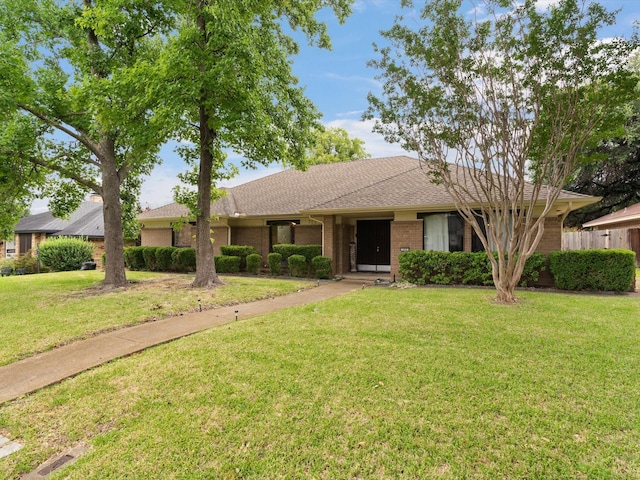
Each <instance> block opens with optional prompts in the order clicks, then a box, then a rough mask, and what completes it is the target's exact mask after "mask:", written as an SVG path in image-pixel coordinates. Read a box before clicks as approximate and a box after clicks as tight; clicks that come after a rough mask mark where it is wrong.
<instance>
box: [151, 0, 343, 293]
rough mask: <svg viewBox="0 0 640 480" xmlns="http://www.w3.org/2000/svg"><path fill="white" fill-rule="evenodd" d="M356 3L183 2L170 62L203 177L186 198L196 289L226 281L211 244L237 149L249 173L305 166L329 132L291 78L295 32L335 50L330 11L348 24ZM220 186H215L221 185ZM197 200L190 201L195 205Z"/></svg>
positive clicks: (170, 79) (192, 154) (186, 136)
mask: <svg viewBox="0 0 640 480" xmlns="http://www.w3.org/2000/svg"><path fill="white" fill-rule="evenodd" d="M350 4H351V1H350V0H311V1H307V2H282V1H278V0H249V1H243V2H238V1H236V0H221V1H215V2H214V1H209V0H195V1H185V2H177V5H178V6H179V7H180V10H179V11H178V13H179V14H180V15H181V17H182V19H183V21H182V23H181V26H180V29H179V31H178V34H177V36H176V38H175V39H173V40H172V41H171V45H170V47H171V48H170V49H169V50H167V52H166V53H167V56H166V57H165V59H164V60H163V64H164V66H165V68H166V69H167V81H166V89H167V90H168V91H169V92H170V93H169V97H170V98H172V105H173V108H174V111H175V112H177V114H178V115H179V117H180V118H182V119H183V122H182V124H183V125H184V128H183V129H182V130H181V131H180V132H179V136H180V138H182V139H183V140H188V141H190V142H191V145H192V148H189V147H188V146H187V147H184V148H182V149H181V151H182V153H183V154H184V156H185V159H187V161H188V162H189V163H190V164H191V165H192V166H193V167H194V168H195V170H197V175H196V174H195V171H193V172H194V173H192V174H191V175H188V176H189V177H191V178H192V180H194V182H195V181H197V191H193V192H192V194H191V195H189V193H188V191H185V189H180V190H179V192H178V194H179V195H178V198H177V200H178V201H182V202H185V203H187V204H189V205H190V206H191V207H192V209H193V210H194V213H195V216H196V277H195V279H194V281H193V286H194V287H210V286H212V285H214V284H216V283H218V282H219V279H218V276H217V274H216V271H215V264H214V261H213V246H212V244H211V233H210V232H211V201H212V199H213V198H216V196H217V195H218V193H217V192H216V188H215V182H216V181H217V180H218V179H220V178H221V176H224V175H226V172H227V169H226V167H225V160H226V153H225V152H227V151H230V150H231V151H234V152H236V153H237V154H239V155H241V156H242V157H243V158H244V160H243V162H242V163H243V165H244V166H248V167H253V166H255V165H256V164H265V165H266V164H268V163H271V162H278V163H281V164H285V165H286V164H289V165H291V164H292V165H303V164H304V159H305V153H306V152H307V149H308V148H309V146H310V145H311V143H312V140H313V137H312V134H311V131H312V129H313V128H314V127H317V126H319V124H318V119H319V117H320V114H319V112H318V111H317V110H316V108H315V106H314V105H313V104H312V103H311V101H310V100H309V99H308V98H307V97H306V96H305V95H304V92H303V89H302V88H301V87H300V86H298V85H297V83H298V81H297V79H296V78H295V77H294V75H293V74H292V71H291V58H292V57H293V56H294V55H295V54H296V53H297V51H298V45H297V43H296V41H295V40H294V38H293V37H292V35H291V32H287V31H286V29H287V28H289V29H291V30H292V31H293V30H299V31H302V32H303V34H304V35H306V38H307V39H308V41H309V42H311V43H312V44H316V45H317V46H319V47H322V48H328V47H329V46H330V43H329V37H328V35H327V29H326V25H325V24H324V23H323V22H321V21H319V20H318V19H317V18H316V14H317V13H318V11H319V10H320V9H322V8H324V7H329V8H331V9H333V12H334V13H335V15H336V16H337V17H338V19H340V20H343V19H344V18H345V16H346V15H347V14H348V13H349V12H350V9H349V8H350ZM212 184H213V187H212ZM189 197H190V198H189Z"/></svg>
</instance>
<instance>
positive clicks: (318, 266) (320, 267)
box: [311, 255, 333, 278]
mask: <svg viewBox="0 0 640 480" xmlns="http://www.w3.org/2000/svg"><path fill="white" fill-rule="evenodd" d="M311 267H312V268H313V272H314V273H315V276H316V278H330V277H331V273H332V272H333V270H332V268H331V257H324V256H322V255H318V256H316V257H313V259H312V260H311Z"/></svg>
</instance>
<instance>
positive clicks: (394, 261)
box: [391, 219, 424, 280]
mask: <svg viewBox="0 0 640 480" xmlns="http://www.w3.org/2000/svg"><path fill="white" fill-rule="evenodd" d="M423 231H424V230H423V221H422V219H419V220H400V221H393V222H391V275H392V276H393V275H395V276H396V279H398V280H399V279H400V275H399V263H398V255H399V254H400V253H401V250H402V249H405V248H406V249H409V250H422V249H423V248H424V247H423V242H424V234H423Z"/></svg>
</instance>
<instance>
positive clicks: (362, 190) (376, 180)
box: [138, 156, 595, 220]
mask: <svg viewBox="0 0 640 480" xmlns="http://www.w3.org/2000/svg"><path fill="white" fill-rule="evenodd" d="M227 193H228V194H227V196H226V197H224V198H223V199H220V200H218V201H216V202H215V203H214V204H213V205H212V213H216V214H218V215H220V216H222V217H233V216H234V214H235V213H238V214H243V215H246V216H249V217H251V216H267V215H273V216H276V215H296V214H299V213H300V212H317V213H321V212H322V211H340V210H344V211H347V210H367V209H370V210H381V209H387V210H393V209H394V208H408V207H416V208H425V209H426V208H427V207H433V206H438V205H442V206H445V205H446V206H452V205H453V200H452V198H451V197H450V196H449V194H447V193H446V190H445V189H444V187H442V186H441V185H435V184H433V183H431V182H430V180H429V178H428V177H427V175H426V174H425V172H424V171H423V169H422V168H421V165H420V162H419V161H418V160H417V159H415V158H411V157H407V156H397V157H384V158H376V159H364V160H355V161H352V162H343V163H331V164H325V165H315V166H312V167H310V168H309V169H308V170H307V171H300V170H295V169H289V170H285V171H282V172H279V173H276V174H273V175H269V176H267V177H263V178H260V179H257V180H253V181H251V182H248V183H245V184H242V185H238V186H237V187H233V188H230V189H228V191H227ZM592 198H593V197H589V196H586V195H580V194H576V193H571V192H566V191H563V193H562V195H561V199H564V200H571V199H575V200H583V201H584V200H587V201H588V200H589V199H592ZM594 200H595V199H594ZM588 203H590V202H588ZM187 215H188V212H187V209H186V208H185V207H182V206H180V205H177V204H175V203H174V204H170V205H165V206H163V207H160V208H157V209H154V210H149V211H146V212H143V213H142V214H141V215H140V216H139V217H138V218H139V219H140V220H144V219H153V218H168V217H171V218H179V217H180V216H187Z"/></svg>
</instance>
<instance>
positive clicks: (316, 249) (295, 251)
mask: <svg viewBox="0 0 640 480" xmlns="http://www.w3.org/2000/svg"><path fill="white" fill-rule="evenodd" d="M273 251H274V252H275V253H279V254H280V255H282V260H283V261H287V259H288V258H289V257H290V256H291V255H302V256H303V257H304V258H305V260H306V261H307V263H308V264H309V265H311V260H313V258H314V257H317V256H318V255H322V245H291V244H285V243H283V244H280V245H274V246H273Z"/></svg>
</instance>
